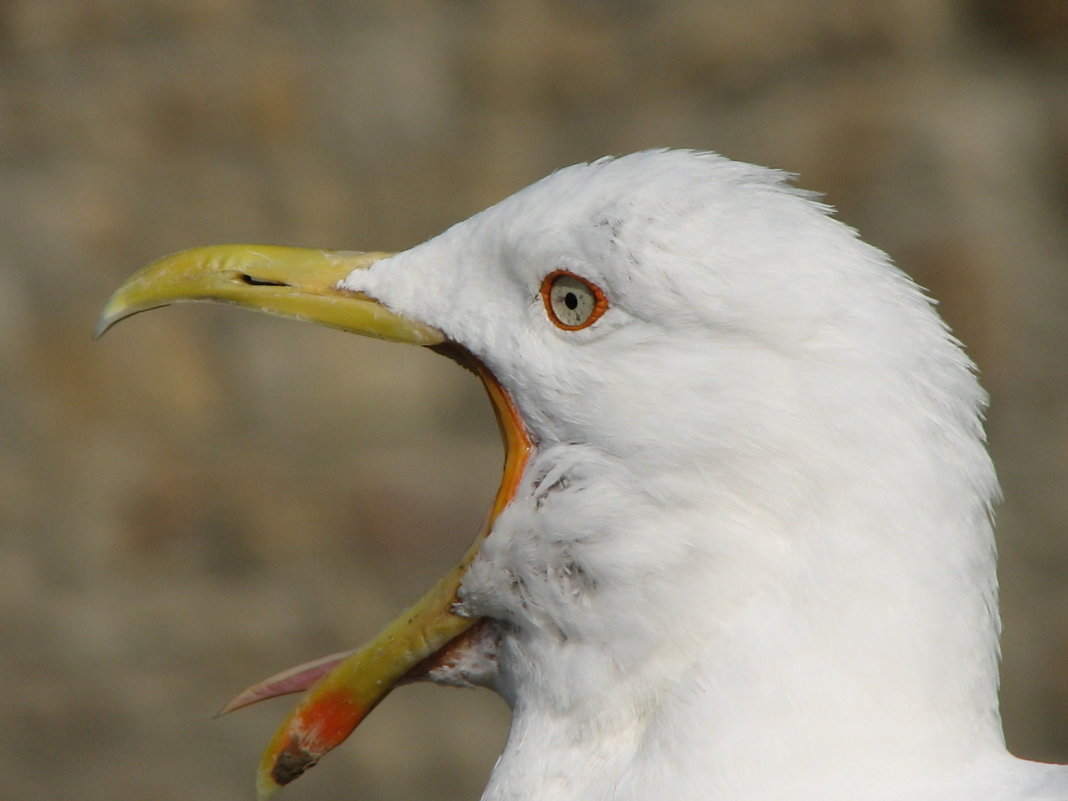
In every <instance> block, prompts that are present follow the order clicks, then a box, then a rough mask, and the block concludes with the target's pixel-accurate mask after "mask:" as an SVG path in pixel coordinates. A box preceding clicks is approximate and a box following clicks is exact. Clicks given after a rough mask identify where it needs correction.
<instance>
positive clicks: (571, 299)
mask: <svg viewBox="0 0 1068 801" xmlns="http://www.w3.org/2000/svg"><path fill="white" fill-rule="evenodd" d="M564 305H565V306H567V308H569V309H571V311H574V310H575V309H576V308H578V295H576V294H575V293H574V292H568V293H567V294H566V295H564Z"/></svg>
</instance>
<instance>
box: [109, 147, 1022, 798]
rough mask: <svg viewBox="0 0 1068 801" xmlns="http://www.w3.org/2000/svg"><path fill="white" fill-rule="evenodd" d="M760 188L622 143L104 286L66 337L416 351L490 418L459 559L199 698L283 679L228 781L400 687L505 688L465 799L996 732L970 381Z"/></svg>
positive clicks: (814, 221) (774, 787)
mask: <svg viewBox="0 0 1068 801" xmlns="http://www.w3.org/2000/svg"><path fill="white" fill-rule="evenodd" d="M788 177H789V176H787V175H785V174H783V173H780V172H777V171H774V170H768V169H764V168H759V167H754V166H751V165H747V164H741V163H738V162H734V161H731V160H728V159H726V158H723V157H720V156H717V155H714V154H710V153H697V152H692V151H648V152H642V153H636V154H633V155H630V156H625V157H622V158H611V159H602V160H599V161H596V162H592V163H589V164H579V165H575V166H572V167H569V168H566V169H563V170H560V171H558V172H556V173H553V174H552V175H550V176H548V177H546V178H545V179H543V180H541V181H539V182H537V183H535V184H533V185H531V186H530V187H527V188H526V189H524V190H522V191H520V192H518V193H517V194H515V195H513V196H512V197H510V198H507V199H506V200H504V201H502V202H501V203H499V204H497V205H496V206H493V207H491V208H489V209H487V210H486V211H484V212H481V213H480V214H477V215H475V216H474V217H471V218H470V219H468V220H466V221H464V222H462V223H459V224H457V225H455V226H453V227H452V228H450V229H449V230H447V231H445V232H444V233H442V234H440V235H439V236H437V237H435V238H433V239H431V240H429V241H427V242H425V243H423V244H421V245H418V246H417V247H414V248H412V249H410V250H408V251H405V252H403V253H398V254H382V253H349V252H337V251H334V252H331V251H305V250H297V249H290V248H276V247H257V246H223V247H213V248H201V249H197V250H193V251H186V252H184V253H180V254H176V255H174V256H170V257H167V258H165V259H163V260H161V261H159V262H157V263H155V264H153V265H150V266H149V267H147V268H145V270H143V271H142V272H141V273H138V274H137V275H135V276H134V277H133V278H131V279H130V281H128V282H127V283H126V284H124V285H123V287H121V288H120V289H119V290H118V292H116V294H115V295H114V296H113V298H112V299H111V301H109V303H108V306H107V307H106V308H105V310H104V313H103V315H102V317H101V323H100V326H99V329H98V330H99V331H103V330H104V329H106V328H107V327H109V326H110V325H111V324H113V323H114V322H116V321H117V320H119V319H122V318H124V317H126V316H129V315H131V314H133V313H135V312H138V311H143V310H146V309H149V308H154V307H156V306H160V305H165V304H168V303H172V302H176V301H182V300H216V301H223V302H230V303H236V304H239V305H244V306H249V307H253V308H256V309H259V310H263V311H268V312H272V313H276V314H282V315H286V316H290V317H296V318H300V319H306V320H310V321H313V322H318V323H323V324H326V325H331V326H334V327H337V328H342V329H344V330H349V331H354V332H356V333H362V334H367V335H371V336H377V337H379V338H382V339H387V340H393V341H400V342H408V343H411V344H418V345H424V346H428V347H431V348H433V349H435V350H437V351H439V352H441V353H443V354H444V355H447V356H450V357H451V358H453V359H455V360H456V361H458V362H460V363H461V364H463V365H465V366H467V367H468V368H470V369H472V370H473V371H474V372H475V373H476V374H478V375H479V377H480V378H481V379H482V381H483V383H484V384H485V386H486V388H487V390H488V391H489V394H490V397H491V400H492V401H493V406H494V409H495V412H496V414H497V418H498V421H499V422H500V424H501V430H502V434H503V439H504V442H505V447H506V457H505V469H504V476H503V478H502V481H501V486H500V489H499V490H498V493H497V497H496V500H495V502H494V505H493V508H492V509H491V512H490V515H489V519H488V522H487V524H486V527H485V529H484V531H483V532H482V533H480V535H479V536H478V538H477V539H476V541H475V543H474V544H473V545H472V547H471V549H470V550H469V551H468V553H467V554H465V556H464V557H463V559H462V560H461V561H460V562H459V564H457V565H456V567H454V568H453V570H452V571H450V572H449V573H448V574H447V575H446V576H445V577H444V578H443V579H442V581H441V582H440V583H439V584H438V585H437V586H435V587H434V588H433V589H432V590H431V591H430V592H428V594H427V595H426V596H425V597H424V598H423V599H422V600H420V601H419V602H418V603H417V604H416V605H414V606H413V607H412V608H411V609H410V610H408V611H406V612H405V613H403V614H402V615H400V616H399V617H398V618H397V619H395V620H394V621H393V622H392V623H390V624H389V625H388V626H387V628H386V629H385V630H384V631H383V633H382V635H380V636H379V637H378V638H376V639H375V640H374V641H372V642H371V643H369V644H368V645H367V646H365V647H363V648H361V649H357V650H355V651H353V652H346V653H344V654H338V655H335V656H333V657H327V658H325V659H323V660H319V661H317V662H313V663H308V664H307V665H302V666H300V667H298V668H295V669H293V670H291V671H286V672H284V673H282V674H278V675H277V676H274V677H272V678H271V679H268V680H267V681H265V682H263V683H261V684H259V685H256V686H254V687H252V688H250V689H249V690H248V691H246V692H245V693H243V694H242V695H240V696H238V698H236V699H235V701H234V702H232V703H231V705H230V708H236V707H237V706H243V705H245V704H247V703H251V702H254V701H257V700H261V699H262V698H265V697H271V696H273V695H279V694H282V693H286V692H294V691H297V690H307V692H306V694H305V696H304V698H303V700H302V701H301V702H300V703H299V705H298V706H297V708H296V709H295V710H294V712H293V713H292V714H291V715H290V716H289V717H288V718H287V719H286V721H285V722H284V723H283V724H282V726H281V727H280V729H279V730H278V732H277V733H276V735H275V737H274V738H273V739H272V741H271V744H270V745H269V747H268V749H267V752H266V754H265V756H264V761H263V763H262V765H261V776H260V789H261V792H262V793H264V794H266V793H268V792H270V791H272V790H273V789H275V788H276V787H277V786H279V785H281V784H285V783H286V782H288V781H290V780H292V779H293V778H295V777H296V776H298V775H300V773H301V772H303V770H305V769H306V768H307V767H309V766H310V765H313V764H314V763H315V762H316V761H317V760H318V759H319V757H320V756H322V754H324V753H325V752H326V751H328V750H329V749H330V748H332V747H334V746H335V745H336V744H337V743H339V742H340V741H341V740H343V739H344V738H345V737H346V736H347V735H348V734H349V733H350V732H351V731H352V729H353V728H354V727H355V726H356V725H357V724H358V723H359V721H360V720H361V719H362V718H363V716H364V715H365V714H366V713H367V712H368V711H369V710H370V709H371V708H373V706H374V705H375V704H376V703H377V702H378V701H379V700H380V699H381V698H382V697H383V696H384V695H385V694H386V693H387V692H388V691H389V689H390V688H391V687H392V686H394V685H396V684H398V683H402V682H404V681H411V680H422V679H429V680H433V681H437V682H440V683H444V684H458V685H479V686H486V687H490V688H491V689H493V690H495V691H497V692H498V693H500V694H501V695H502V696H503V697H504V698H505V699H506V700H507V701H508V702H509V703H510V704H511V706H512V708H513V712H514V716H513V724H512V731H511V734H510V736H509V741H508V744H507V746H506V748H505V753H504V755H503V756H502V759H501V760H500V762H499V763H498V766H497V768H496V769H495V771H494V774H493V777H492V778H491V782H490V787H489V788H488V789H487V794H486V796H485V797H486V798H490V799H505V798H527V797H530V798H553V799H571V798H575V799H578V798H585V799H601V798H604V799H609V798H611V799H631V798H647V797H650V793H651V792H652V790H653V789H656V791H657V792H660V793H665V794H666V795H665V797H672V798H704V797H706V795H705V793H708V796H707V797H719V796H716V795H713V794H712V792H711V790H716V788H718V790H717V791H718V792H722V793H725V794H730V797H735V798H758V797H768V798H772V797H785V796H782V795H781V793H783V792H786V791H788V789H789V787H793V788H794V789H793V790H790V791H791V792H794V795H795V796H796V797H805V796H804V793H803V792H802V791H798V790H796V788H797V787H815V786H816V785H817V784H819V782H824V781H825V780H826V775H827V770H826V768H825V767H823V766H821V767H820V769H819V770H816V769H815V768H814V767H813V766H814V765H816V764H820V763H819V761H820V760H821V759H824V758H826V757H829V755H831V754H835V755H836V756H835V759H837V760H839V761H841V762H842V763H843V764H845V763H846V762H848V763H849V764H852V765H857V764H859V765H863V766H864V767H863V769H864V770H865V771H869V772H870V771H884V772H885V773H886V775H887V776H891V775H893V776H897V777H907V776H908V775H910V770H913V769H915V770H919V769H918V768H915V766H916V765H919V764H923V765H935V766H937V765H939V764H943V763H944V764H951V763H953V762H954V760H959V759H968V758H972V757H973V756H974V755H976V754H981V753H984V752H985V751H987V750H990V749H995V748H997V747H998V746H999V744H1000V737H1001V735H1000V723H999V720H998V713H997V703H996V685H997V664H996V662H997V644H996V638H997V613H996V593H995V583H994V578H993V570H994V552H993V545H992V533H991V524H990V505H991V503H992V501H993V499H994V497H995V495H996V493H997V484H996V479H995V477H994V473H993V470H992V467H991V465H990V461H989V459H988V457H987V455H986V451H985V448H984V444H983V432H982V424H981V415H982V410H983V407H984V404H985V396H984V394H983V392H982V390H981V389H980V387H979V385H978V383H977V381H976V379H975V376H974V371H973V367H972V364H971V362H970V361H969V360H968V358H967V357H966V356H965V355H964V353H963V352H962V350H961V348H960V347H959V345H958V343H957V342H956V341H955V340H954V339H953V337H952V336H951V334H950V333H949V332H948V330H947V329H946V327H945V325H944V324H943V323H942V321H941V320H940V318H939V317H938V316H937V314H936V313H935V311H934V309H933V306H932V303H931V302H930V301H929V299H928V298H927V297H926V296H925V295H924V294H923V292H922V291H921V290H920V289H919V288H918V287H917V286H916V285H915V284H914V283H913V282H912V281H911V280H910V279H909V278H907V277H906V276H905V275H904V274H903V273H902V272H900V271H899V270H898V269H897V268H895V267H894V266H893V265H892V264H891V263H890V261H889V260H888V258H887V257H886V256H885V255H884V254H883V253H882V252H880V251H879V250H877V249H875V248H873V247H870V246H868V245H866V244H864V243H863V242H862V241H861V240H860V239H859V238H858V237H857V236H856V234H855V232H854V231H853V230H852V229H850V228H848V227H847V226H845V225H843V224H841V223H839V222H837V221H836V220H834V219H833V218H832V217H831V216H830V215H829V213H828V209H827V207H825V206H824V205H822V204H821V203H820V202H819V201H818V200H817V198H815V197H814V196H813V195H811V194H809V193H806V192H803V191H801V190H798V189H796V188H793V187H792V186H791V185H790V184H789V182H788ZM951 679H952V680H951ZM665 765H667V766H670V770H669V769H666V768H665ZM769 766H770V767H769ZM909 766H911V767H909ZM840 774H841V776H842V777H843V778H842V779H841V782H842V786H843V787H847V786H848V785H849V782H850V778H849V771H846V770H844V769H843V770H842V771H840ZM776 776H778V777H780V778H779V779H776V778H775V777H776ZM562 777H563V778H562ZM786 777H788V779H787V778H786ZM906 780H907V778H901V781H906ZM787 781H789V782H791V783H793V784H791V785H787V784H786V783H784V782H787ZM710 788H711V790H710ZM824 791H826V785H823V791H821V792H822V793H823V794H822V795H820V796H819V797H821V798H829V797H834V795H833V793H831V794H828V793H827V792H824ZM762 794H763V795H762ZM814 794H815V791H814ZM842 794H843V797H848V792H847V790H843V791H842ZM725 797H726V796H725Z"/></svg>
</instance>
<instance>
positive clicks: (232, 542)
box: [0, 0, 1068, 801]
mask: <svg viewBox="0 0 1068 801" xmlns="http://www.w3.org/2000/svg"><path fill="white" fill-rule="evenodd" d="M662 146H673V147H694V148H705V149H713V150H717V151H720V152H722V153H724V154H726V155H729V156H731V157H734V158H739V159H744V160H750V161H756V162H759V163H763V164H768V165H771V166H776V167H781V168H784V169H787V170H790V171H793V172H797V173H799V174H800V176H801V177H800V181H799V182H800V183H801V185H803V186H805V187H808V188H812V189H819V190H822V191H824V192H826V195H827V199H828V200H829V202H831V203H832V204H834V205H835V206H837V207H838V209H839V213H840V217H841V218H842V219H844V220H845V221H847V222H848V223H850V224H852V225H854V226H856V227H858V228H860V229H861V231H862V232H863V233H864V235H865V237H866V238H867V239H868V240H869V241H870V242H872V243H874V244H876V245H878V246H880V247H882V248H884V249H886V250H888V251H890V252H891V253H892V254H893V255H894V257H895V258H896V259H897V261H898V263H899V264H901V265H902V266H903V267H904V268H905V269H906V270H907V271H909V272H910V273H911V274H912V275H914V276H915V277H916V278H917V280H919V281H920V282H921V283H922V284H924V285H925V286H927V287H929V288H930V289H931V290H932V292H933V294H934V295H935V296H936V297H938V298H940V299H941V300H942V306H941V308H942V311H943V313H944V315H945V316H946V318H947V319H948V320H949V322H950V323H951V325H952V326H953V327H954V329H955V330H956V331H957V333H958V334H959V335H960V336H961V338H962V339H964V340H965V341H966V342H967V343H968V345H969V348H970V352H971V353H972V355H973V356H974V358H975V359H976V360H977V361H978V363H979V365H980V367H981V369H982V372H983V377H984V382H985V384H986V386H987V388H988V389H989V390H990V391H991V393H992V396H993V406H992V409H991V412H990V418H989V422H990V436H991V446H992V448H993V450H994V452H995V456H996V458H997V461H998V464H999V467H1000V471H1001V476H1002V479H1003V483H1004V486H1005V493H1006V502H1005V504H1004V505H1003V506H1002V508H1001V512H1000V521H1001V540H1000V541H1001V552H1002V584H1003V587H1004V595H1003V597H1004V618H1005V638H1004V642H1005V659H1004V663H1005V680H1004V712H1005V718H1006V723H1007V729H1008V736H1009V741H1010V743H1011V744H1012V746H1013V747H1014V748H1015V750H1016V751H1017V752H1018V753H1021V754H1022V755H1026V756H1031V757H1037V758H1047V759H1059V760H1060V761H1068V392H1066V389H1068V386H1066V383H1068V365H1066V361H1065V360H1066V348H1065V345H1066V343H1068V259H1066V256H1065V254H1066V253H1068V236H1066V226H1065V222H1066V220H1068V4H1066V3H1064V2H1063V0H883V2H879V3H870V2H864V1H863V0H827V2H822V3H808V2H803V1H802V0H764V2H759V3H752V2H744V0H731V1H728V0H724V1H723V2H696V0H691V1H689V2H687V1H686V0H677V1H675V2H667V1H665V2H656V0H630V1H629V2H627V1H626V0H616V1H615V2H610V1H609V0H574V1H573V2H565V1H564V0H558V1H557V2H549V1H548V0H544V1H541V2H539V1H538V0H508V2H490V1H489V0H481V1H479V0H468V2H463V1H462V0H366V1H365V2H352V1H351V0H350V1H348V2H346V1H343V0H322V1H321V2H307V3H287V2H281V1H280V0H274V1H273V2H266V1H265V2H254V1H253V0H145V1H144V2H137V3H127V2H119V1H118V0H78V1H77V2H75V1H74V0H69V1H68V2H62V0H9V1H8V2H6V3H3V4H2V5H0V393H2V395H0V397H2V401H0V632H2V635H0V676H2V680H3V686H4V690H3V692H2V693H0V774H2V775H3V776H4V785H5V788H6V789H5V792H6V793H8V794H9V795H10V797H12V798H75V797H77V798H80V799H83V800H85V801H92V800H93V799H109V800H110V799H115V798H140V799H149V800H151V799H159V800H160V801H169V800H170V799H185V798H190V797H194V798H198V799H202V801H211V799H232V798H241V797H251V782H250V777H251V773H252V770H253V767H254V765H255V761H256V758H257V755H258V750H259V748H260V746H261V744H262V743H263V741H264V740H265V739H266V737H267V735H268V734H269V732H270V731H271V729H272V728H273V726H274V724H275V722H276V720H277V719H278V718H280V717H281V715H282V713H283V710H284V709H285V708H286V704H285V702H276V703H274V704H271V705H268V706H269V708H266V709H252V710H249V711H247V712H243V713H241V714H239V715H235V716H233V717H231V718H226V719H223V720H219V721H212V720H210V717H211V714H212V713H213V712H214V710H215V708H217V706H218V705H219V704H220V703H221V702H222V701H224V700H225V699H226V697H227V696H228V694H229V693H231V692H233V691H234V690H237V689H239V688H240V687H242V686H244V684H246V683H248V682H249V681H252V680H255V679H257V678H259V677H261V676H262V675H265V674H266V673H269V672H271V671H273V670H275V669H279V668H282V667H285V666H288V665H289V664H291V663H293V662H296V661H300V660H303V659H308V658H311V657H314V656H318V655H320V654H322V653H327V652H330V651H332V650H338V649H341V648H344V647H348V646H351V645H353V644H355V643H357V642H358V641H360V640H361V639H362V638H363V637H365V636H367V635H369V634H371V633H373V632H374V630H375V629H376V628H377V626H378V625H379V624H381V623H382V622H383V621H384V620H386V619H387V617H388V616H390V615H391V614H392V613H393V612H394V611H396V610H397V609H399V608H400V607H401V606H402V605H403V604H405V603H406V602H408V601H409V600H412V599H413V598H415V597H416V596H417V595H418V594H419V593H420V592H421V590H422V589H423V588H424V587H425V586H426V585H427V584H428V583H429V582H430V581H431V580H432V579H434V578H435V577H436V575H437V574H438V573H439V572H440V571H441V570H443V569H444V568H445V566H446V565H447V564H449V563H450V561H451V560H452V559H454V558H455V557H456V556H458V555H459V554H460V553H461V552H462V550H463V549H464V548H465V546H466V544H467V542H468V541H469V539H470V538H471V537H472V536H473V534H474V532H475V530H476V529H477V527H478V525H479V524H480V522H481V519H482V515H483V510H484V508H485V507H486V505H487V504H488V502H489V499H490V497H491V496H492V492H493V490H494V488H495V484H496V477H497V468H498V462H499V459H500V454H499V447H498V446H497V443H496V433H495V431H494V427H493V423H492V420H491V415H490V412H489V408H488V405H487V403H486V402H485V400H484V399H483V398H482V395H481V389H480V387H478V386H477V382H475V381H474V379H472V378H471V377H470V376H467V375H466V374H464V373H463V372H462V371H459V370H456V369H455V368H454V367H453V366H452V365H450V364H448V363H446V362H445V361H444V360H438V359H437V358H436V357H434V356H432V355H431V354H428V353H423V352H420V351H417V350H415V349H411V350H404V349H401V348H396V347H394V346H386V345H380V344H376V343H373V342H363V341H357V340H356V338H353V337H346V336H344V335H341V334H337V333H335V332H330V331H326V330H317V329H313V328H311V327H305V326H299V325H294V324H291V323H286V322H282V321H276V320H271V319H267V318H262V317H258V316H254V315H243V314H237V313H235V312H233V311H231V310H225V309H220V308H218V307H214V308H205V307H186V308H181V309H171V310H165V311H161V312H155V313H153V315H152V316H151V317H149V318H139V319H137V320H135V321H131V322H127V323H124V324H123V326H122V327H120V328H119V329H118V330H117V331H116V332H115V333H113V334H111V335H109V336H108V337H107V338H106V339H104V340H103V341H101V342H99V343H95V344H94V343H92V342H90V340H89V332H90V331H91V329H92V325H93V321H94V317H95V315H96V313H97V311H98V310H99V308H100V306H101V304H102V303H103V301H104V299H105V298H106V297H107V295H108V294H109V292H110V291H111V289H112V288H113V287H114V286H115V285H116V283H117V282H118V281H119V280H120V279H121V278H123V277H124V276H126V275H127V274H129V273H130V272H131V271H132V270H133V269H134V268H136V267H138V266H139V265H141V264H143V263H145V262H146V261H148V260H150V259H152V258H154V257H156V256H158V255H160V254H163V253H166V252H169V251H173V250H177V249H180V248H184V247H190V246H193V245H198V244H207V243H211V242H219V241H221V242H226V241H249V242H259V241H264V242H277V243H286V244H299V245H317V246H323V247H337V248H367V249H372V248H373V249H400V248H404V247H406V246H408V245H410V244H414V243H417V242H419V241H421V240H422V239H424V238H425V237H427V236H429V235H431V234H434V233H436V232H437V231H439V230H441V229H443V228H444V227H446V226H447V225H449V224H450V223H452V222H455V221H458V220H460V219H463V218H464V217H467V216H468V215H469V214H471V213H473V212H475V211H477V210H479V209H480V208H482V207H484V206H485V205H488V204H490V203H492V202H494V201H496V200H498V199H500V198H502V197H504V196H506V195H507V194H509V193H511V192H512V191H514V190H516V189H518V188H520V187H521V186H523V185H525V184H527V183H528V182H530V181H532V180H534V179H536V178H538V177H540V176H541V175H543V174H545V173H546V172H548V171H550V170H552V169H554V168H556V167H559V166H562V165H565V164H569V163H572V162H575V161H580V160H586V159H590V158H594V157H597V156H601V155H604V154H609V153H624V152H628V151H632V150H636V149H640V148H646V147H662ZM506 725H507V714H506V710H505V709H504V705H503V704H501V703H500V702H499V701H497V700H496V699H495V698H493V697H491V696H490V695H489V694H487V693H461V692H456V691H452V692H450V691H445V690H440V689H438V688H430V687H414V688H404V689H403V690H401V691H398V692H397V693H396V694H395V695H394V696H393V697H391V698H390V699H389V700H388V701H387V702H386V703H385V704H383V705H382V707H380V708H379V710H377V711H376V712H375V714H374V715H373V716H372V717H371V719H370V720H369V721H368V723H367V724H366V725H365V726H364V727H363V728H362V729H361V730H360V731H359V732H358V733H357V735H356V736H355V737H354V738H353V741H352V742H350V743H349V744H347V745H346V746H345V747H344V748H342V749H340V751H339V752H338V753H337V754H336V755H334V756H331V757H330V758H329V759H327V760H326V761H325V763H324V765H323V766H321V767H320V768H318V769H317V770H316V771H314V772H313V773H312V774H310V775H309V776H308V777H307V778H305V779H303V780H302V781H301V782H299V783H298V784H297V785H295V786H294V787H293V788H292V789H291V790H290V791H288V793H287V794H288V797H289V798H292V799H301V798H306V799H312V798H347V797H357V796H358V797H361V798H368V799H372V798H373V799H380V800H384V799H410V798H435V799H472V798H476V797H477V794H478V789H479V788H480V787H481V783H482V781H483V780H484V777H485V775H486V773H487V772H488V770H489V767H490V765H491V764H492V761H493V759H494V757H495V755H496V753H497V752H498V749H499V748H500V745H501V742H502V740H503V736H504V732H505V728H506Z"/></svg>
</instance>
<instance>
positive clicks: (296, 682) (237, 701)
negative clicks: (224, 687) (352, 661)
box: [216, 649, 355, 717]
mask: <svg viewBox="0 0 1068 801" xmlns="http://www.w3.org/2000/svg"><path fill="white" fill-rule="evenodd" d="M353 653H355V649H354V650H352V651H342V652H341V653H339V654H331V655H330V656H324V657H320V658H319V659H315V660H312V661H311V662H305V663H304V664H302V665H297V666H296V667H291V668H289V669H288V670H283V671H282V672H281V673H275V674H274V675H273V676H270V677H268V678H266V679H264V680H263V681H261V682H259V683H258V684H253V685H252V686H251V687H249V688H248V689H247V690H242V691H241V692H239V693H238V694H237V695H235V696H234V697H233V698H231V699H230V702H229V703H228V704H227V705H226V706H224V707H223V708H222V709H220V710H219V714H218V715H216V717H220V716H222V715H225V714H227V713H228V712H233V711H234V710H235V709H241V708H242V707H246V706H249V705H250V704H255V703H258V702H260V701H266V700H267V699H268V698H277V697H278V696H280V695H289V694H290V693H299V692H303V691H304V690H307V689H308V688H309V687H311V686H312V685H313V684H315V682H317V681H319V679H321V678H322V677H323V676H325V675H326V674H327V673H329V672H330V671H331V670H333V669H334V667H335V666H336V665H337V664H338V663H340V662H343V661H344V660H345V659H347V658H348V657H349V656H351V655H352V654H353Z"/></svg>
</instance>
